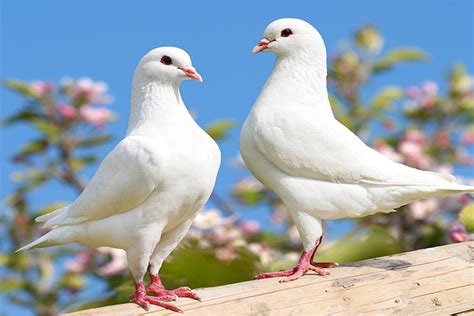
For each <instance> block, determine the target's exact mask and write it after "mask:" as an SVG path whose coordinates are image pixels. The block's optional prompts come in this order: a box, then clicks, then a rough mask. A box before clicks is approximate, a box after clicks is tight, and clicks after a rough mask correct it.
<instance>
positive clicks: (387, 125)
mask: <svg viewBox="0 0 474 316" xmlns="http://www.w3.org/2000/svg"><path fill="white" fill-rule="evenodd" d="M382 125H383V127H384V128H385V129H386V130H388V131H393V130H394V129H395V127H396V124H395V122H394V121H392V120H385V121H383V122H382Z"/></svg>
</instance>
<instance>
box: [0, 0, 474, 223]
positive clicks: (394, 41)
mask: <svg viewBox="0 0 474 316" xmlns="http://www.w3.org/2000/svg"><path fill="white" fill-rule="evenodd" d="M1 6H2V7H1V22H0V23H1V27H0V40H1V48H0V57H1V63H0V77H1V78H2V79H5V78H15V79H20V80H25V81H30V80H35V79H41V80H52V81H56V82H57V81H59V80H60V79H61V78H63V77H64V76H71V77H77V78H78V77H83V76H88V77H91V78H93V79H95V80H102V81H105V82H107V83H108V84H109V87H110V93H111V94H112V95H113V96H114V98H115V102H114V103H113V104H112V105H111V109H112V110H113V111H115V112H117V113H118V115H119V116H118V120H116V121H115V122H114V123H112V124H111V125H110V126H109V130H110V131H111V132H112V133H113V134H115V135H116V136H117V138H116V139H115V141H114V143H111V144H109V145H108V146H106V147H105V148H103V149H102V150H101V152H100V156H101V157H103V156H104V155H105V154H106V153H107V152H108V151H109V150H110V149H111V148H112V146H113V145H114V144H115V143H116V142H117V141H118V140H119V138H120V137H121V135H123V134H124V132H125V129H126V124H127V116H128V111H129V104H128V103H129V95H130V83H131V78H132V74H133V71H134V67H135V65H136V63H137V62H138V60H139V59H140V58H141V56H142V55H144V54H145V53H146V52H147V51H149V50H150V49H152V48H155V47H158V46H165V45H171V46H178V47H181V48H183V49H185V50H187V51H188V52H189V53H190V55H191V57H192V59H193V64H194V66H195V67H196V68H197V69H198V70H199V72H200V73H201V75H202V76H203V78H204V83H202V84H199V83H197V82H185V83H184V84H183V86H182V89H181V91H182V95H183V99H184V101H185V103H186V104H187V105H188V107H189V108H190V109H191V110H193V111H195V112H197V113H198V116H197V120H198V122H199V123H200V124H201V125H206V124H208V123H210V122H212V121H213V120H216V119H219V118H232V119H234V120H236V122H237V127H236V128H235V130H234V131H233V132H232V136H231V138H230V139H229V141H227V142H224V143H222V144H221V150H222V152H223V163H222V169H221V171H220V174H219V178H218V182H217V191H218V192H220V193H221V194H223V195H224V194H226V192H228V191H229V190H230V188H231V184H232V183H233V182H234V181H235V180H236V179H238V178H239V177H241V176H242V174H241V173H238V172H236V171H235V170H233V169H232V168H231V167H230V161H231V160H232V159H233V158H234V157H235V156H236V155H237V153H238V133H239V130H240V125H241V124H242V122H243V120H244V119H245V117H246V115H247V113H248V111H249V109H250V107H251V106H252V104H253V102H254V100H255V98H256V96H257V95H258V92H259V90H260V88H261V87H262V85H263V83H264V81H265V79H266V78H267V76H268V74H269V73H270V71H271V68H272V65H273V59H274V57H273V56H272V55H270V54H259V55H256V56H254V55H252V54H251V53H250V51H251V49H252V47H253V46H254V45H255V44H256V43H257V41H258V40H259V39H260V38H261V35H262V33H263V30H264V28H265V26H266V25H267V24H268V23H269V22H271V21H272V20H275V19H277V18H282V17H298V18H302V19H305V20H307V21H308V22H310V23H312V24H313V25H314V26H316V28H318V30H319V31H320V33H321V34H322V36H323V38H324V39H325V42H326V46H327V48H328V52H329V55H330V54H331V53H333V52H335V51H336V49H337V48H338V45H339V44H340V42H341V40H343V39H348V38H350V36H351V34H352V32H353V31H354V30H355V29H356V28H357V27H359V26H361V25H364V24H367V23H371V24H375V25H376V26H378V27H379V28H380V30H381V32H382V33H383V34H384V36H385V38H386V42H385V48H384V50H385V51H386V50H389V49H390V48H393V47H398V46H417V47H419V48H422V49H424V50H425V51H427V52H429V54H430V59H429V60H428V62H426V63H421V64H407V65H402V66H400V67H397V68H396V69H394V70H393V71H391V72H390V73H389V74H387V75H384V76H382V77H380V78H379V79H378V80H377V81H376V82H370V83H369V84H368V87H367V90H366V91H364V92H365V93H364V94H367V95H370V94H371V92H373V91H375V90H376V89H377V88H379V87H381V86H384V85H386V84H394V85H400V86H403V87H407V86H409V85H412V84H419V83H420V82H422V81H424V80H426V79H432V80H435V81H437V82H440V83H441V82H443V75H444V74H445V73H446V71H447V70H448V68H449V66H450V65H452V64H453V63H454V62H463V63H464V64H466V65H467V66H468V68H469V69H470V70H471V71H472V70H473V68H474V48H473V45H474V44H473V38H474V31H473V30H474V17H473V15H474V2H473V1H467V0H466V1H464V0H457V1H454V0H450V1H448V0H445V1H427V0H424V1H413V0H398V1H375V0H373V1H367V0H359V1H349V0H347V1H325V2H324V4H323V1H309V0H308V1H238V2H237V1H233V2H230V1H192V2H191V1H187V2H185V1H179V2H178V1H157V0H155V1H144V0H142V1H132V0H128V1H123V0H102V1H93V0H82V1H59V0H49V1H24V0H10V1H2V2H1ZM0 93H1V99H0V104H1V106H0V111H1V113H0V116H1V117H5V116H6V115H8V114H9V113H12V112H13V111H15V110H17V109H18V108H19V107H20V106H21V104H22V99H21V98H19V97H18V96H16V95H15V94H13V93H10V92H8V91H5V90H4V89H2V90H1V91H0ZM31 137H32V135H31V132H30V130H29V129H27V128H25V127H15V128H10V129H7V130H4V129H2V130H1V138H0V141H1V143H0V146H1V147H0V148H1V151H0V163H1V166H2V167H1V175H0V177H1V178H0V179H1V180H0V181H1V182H0V186H1V188H0V195H1V196H2V197H3V196H5V195H6V194H7V193H8V192H10V191H11V190H12V188H13V186H12V184H11V182H10V180H9V174H10V173H11V172H13V171H15V170H16V166H14V165H12V164H11V163H10V160H9V157H10V156H11V155H12V153H13V152H14V151H15V150H16V149H18V148H19V147H20V146H21V144H23V143H24V142H25V141H26V140H28V139H30V138H31ZM93 171H94V169H91V170H89V171H88V173H87V176H91V174H92V172H93ZM58 195H59V196H58ZM74 196H75V193H74V192H72V191H69V190H64V189H62V188H61V187H59V186H53V187H51V188H50V189H49V190H43V191H42V192H40V193H38V194H35V195H34V198H33V202H34V203H36V204H37V205H38V206H40V205H42V204H43V203H46V202H50V201H58V200H59V201H61V200H71V199H73V198H74ZM245 216H246V217H259V216H260V215H258V214H255V213H246V214H245Z"/></svg>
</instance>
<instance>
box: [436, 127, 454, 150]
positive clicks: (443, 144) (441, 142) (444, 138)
mask: <svg viewBox="0 0 474 316" xmlns="http://www.w3.org/2000/svg"><path fill="white" fill-rule="evenodd" d="M435 143H436V145H437V146H439V147H440V148H441V149H446V148H448V147H449V145H450V144H451V137H450V135H449V133H447V132H444V131H440V132H438V133H437V134H436V136H435Z"/></svg>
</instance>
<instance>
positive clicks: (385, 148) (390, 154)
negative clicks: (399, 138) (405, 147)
mask: <svg viewBox="0 0 474 316" xmlns="http://www.w3.org/2000/svg"><path fill="white" fill-rule="evenodd" d="M374 148H375V149H376V150H377V151H378V152H379V153H381V154H382V155H384V156H385V157H387V158H388V159H391V160H393V161H396V162H402V161H403V156H402V155H400V154H399V153H397V152H396V151H395V149H393V147H392V146H390V145H387V144H385V143H380V144H374Z"/></svg>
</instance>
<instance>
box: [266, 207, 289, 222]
mask: <svg viewBox="0 0 474 316" xmlns="http://www.w3.org/2000/svg"><path fill="white" fill-rule="evenodd" d="M289 219H290V218H289V214H288V211H287V210H286V209H285V208H283V207H276V208H274V209H273V212H272V215H271V217H270V220H271V221H272V222H273V223H281V222H287V221H288V220H289Z"/></svg>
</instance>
